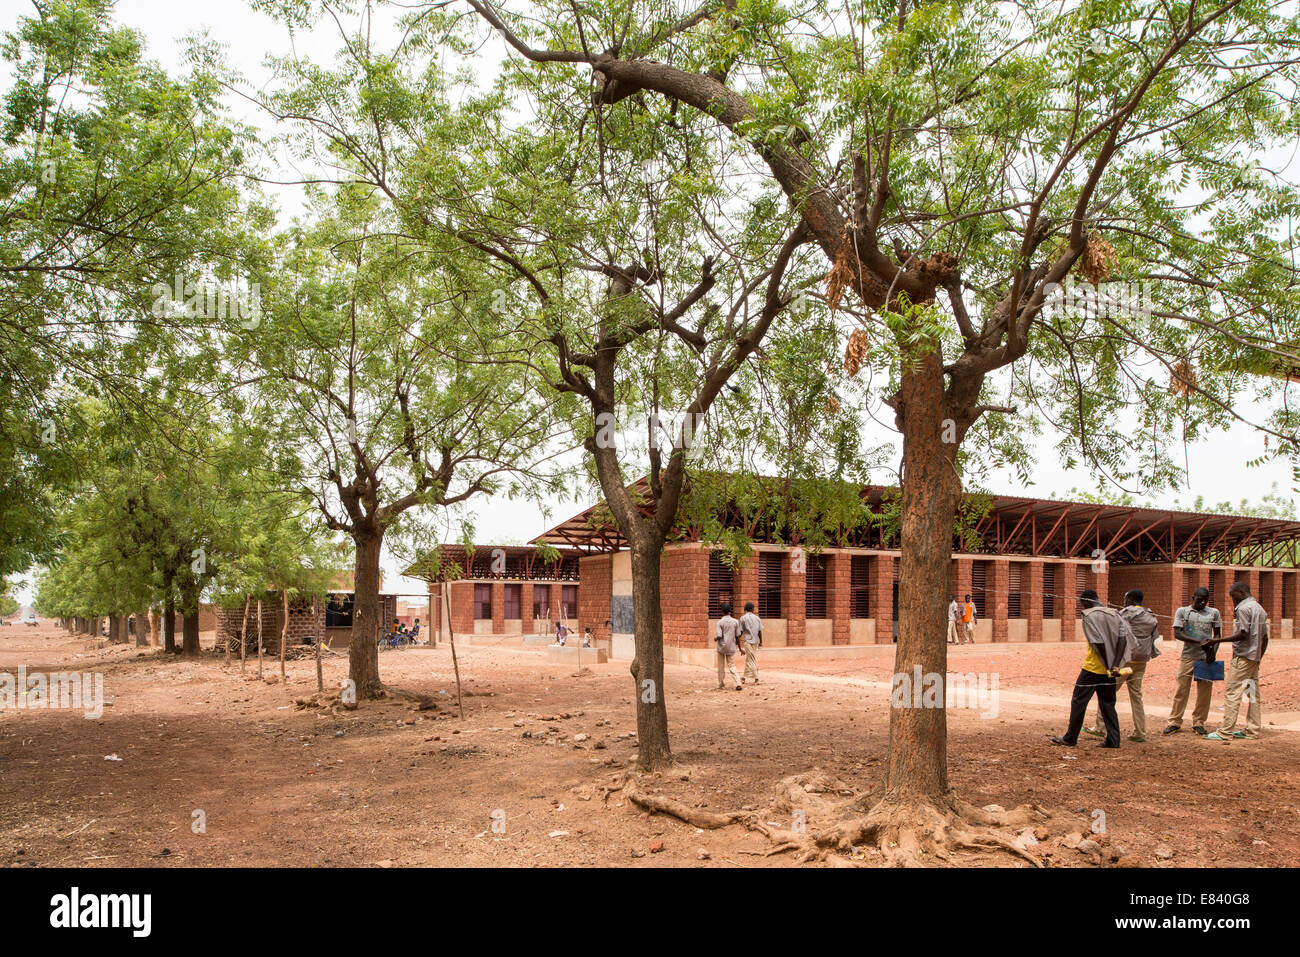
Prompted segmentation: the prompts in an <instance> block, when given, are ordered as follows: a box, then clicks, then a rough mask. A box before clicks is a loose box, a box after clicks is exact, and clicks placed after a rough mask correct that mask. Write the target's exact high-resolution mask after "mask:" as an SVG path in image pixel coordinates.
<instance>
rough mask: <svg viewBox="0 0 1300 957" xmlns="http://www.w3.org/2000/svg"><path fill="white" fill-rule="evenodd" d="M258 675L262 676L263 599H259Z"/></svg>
mask: <svg viewBox="0 0 1300 957" xmlns="http://www.w3.org/2000/svg"><path fill="white" fill-rule="evenodd" d="M257 677H259V678H261V677H262V599H260V598H259V599H258V600H257Z"/></svg>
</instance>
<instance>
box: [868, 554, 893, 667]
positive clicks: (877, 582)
mask: <svg viewBox="0 0 1300 957" xmlns="http://www.w3.org/2000/svg"><path fill="white" fill-rule="evenodd" d="M896 561H898V558H897V557H896V556H894V555H876V556H875V560H874V561H872V563H871V598H870V604H871V617H872V618H874V619H875V620H876V644H878V645H888V644H892V643H893V641H894V562H896Z"/></svg>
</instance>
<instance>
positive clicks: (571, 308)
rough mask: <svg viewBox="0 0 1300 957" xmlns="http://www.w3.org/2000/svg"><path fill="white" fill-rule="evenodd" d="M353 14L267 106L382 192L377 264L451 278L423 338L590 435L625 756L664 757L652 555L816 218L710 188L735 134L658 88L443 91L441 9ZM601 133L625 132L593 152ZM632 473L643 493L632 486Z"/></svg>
mask: <svg viewBox="0 0 1300 957" xmlns="http://www.w3.org/2000/svg"><path fill="white" fill-rule="evenodd" d="M282 7H283V8H284V11H285V13H284V15H285V16H286V17H289V18H290V19H293V18H294V17H296V16H299V15H301V14H302V11H303V10H304V9H306V8H305V7H303V6H302V5H293V4H286V5H282ZM363 26H364V27H365V28H364V29H360V30H358V33H357V34H356V36H350V37H348V38H347V39H348V41H349V42H348V43H347V45H346V47H345V49H344V50H343V51H342V52H341V54H340V56H339V60H338V63H337V65H336V67H335V68H334V69H332V70H323V69H321V68H319V67H317V66H315V65H312V64H304V63H301V62H286V63H282V64H281V69H282V72H283V74H284V76H285V78H286V84H285V87H284V89H283V91H282V92H280V93H278V94H277V95H276V96H274V97H272V98H270V99H269V100H268V101H267V103H266V106H267V109H268V110H269V111H270V112H272V113H273V114H274V115H275V116H276V117H278V118H280V119H281V120H284V121H289V122H294V123H297V124H300V125H301V127H302V129H303V130H305V131H306V132H307V133H308V135H309V136H310V138H311V141H312V142H316V143H319V144H321V146H322V148H321V149H320V150H319V153H320V154H321V155H328V156H330V157H332V158H333V162H335V163H336V164H337V169H338V172H336V173H335V176H336V177H337V178H343V179H347V180H349V181H352V182H354V183H365V184H367V186H368V187H369V189H370V191H371V193H373V196H374V197H379V198H382V199H383V201H384V203H385V204H387V205H389V206H390V207H391V210H392V216H393V218H392V219H391V220H387V221H385V226H384V227H383V228H384V230H385V234H384V237H383V239H382V243H381V241H380V240H379V238H378V237H375V238H372V239H371V240H370V241H369V242H370V245H372V246H375V248H376V249H377V250H387V249H388V247H389V246H390V245H391V246H394V247H395V252H394V253H393V254H392V255H391V256H389V254H388V253H386V252H384V253H382V255H385V256H389V260H390V262H389V266H388V268H389V269H393V268H404V269H406V270H407V273H408V274H409V276H410V279H411V282H413V283H415V284H417V285H418V284H421V283H423V285H424V286H426V287H428V288H430V289H437V290H439V291H440V294H443V295H450V296H451V298H450V299H449V300H448V302H447V306H446V309H449V310H450V312H449V313H448V314H449V315H450V316H452V317H454V320H455V321H454V322H452V323H444V324H443V325H442V326H441V327H440V328H439V329H437V331H436V334H433V333H426V334H425V335H423V337H422V338H423V341H424V343H426V344H427V345H428V346H431V347H432V348H433V349H436V350H437V351H438V352H439V353H441V356H442V358H441V359H439V360H438V361H441V362H443V363H449V364H451V365H452V366H454V367H455V368H457V369H459V370H461V372H460V374H461V375H464V376H470V375H472V376H474V377H475V378H476V379H481V380H483V381H491V380H495V381H497V382H499V383H501V385H502V387H504V391H499V392H497V393H496V395H497V398H496V400H495V401H503V400H505V399H506V398H507V397H508V395H509V389H510V388H518V385H517V384H516V383H517V382H523V383H527V385H528V387H529V389H530V390H536V391H535V392H533V391H530V393H529V394H530V396H535V395H544V396H545V397H546V407H547V409H548V410H549V411H550V413H551V414H554V415H558V416H559V418H560V419H561V420H562V421H563V422H564V423H565V424H566V425H567V428H568V430H569V431H570V432H571V433H572V434H575V435H576V436H577V437H578V441H579V442H582V443H584V444H585V446H586V449H587V451H588V452H589V453H590V456H591V459H590V463H592V464H591V466H590V469H589V473H588V474H592V473H594V477H595V479H596V481H597V482H598V483H599V486H600V488H601V491H602V493H603V494H604V497H605V500H606V502H607V503H608V504H609V508H610V511H611V513H612V515H613V518H614V521H615V522H616V523H617V524H618V525H619V527H620V529H621V530H622V531H623V534H624V535H625V536H626V538H627V540H628V541H629V542H630V543H631V551H632V561H633V568H634V583H635V584H634V588H635V594H634V596H633V598H634V609H635V610H634V615H635V633H636V657H635V659H634V661H633V665H632V671H633V675H634V678H635V682H636V685H635V693H636V700H637V715H638V732H639V755H640V764H641V766H642V767H643V768H656V767H660V766H663V765H664V764H666V763H667V762H668V761H669V760H670V758H671V752H670V749H669V743H668V724H667V710H666V704H665V695H664V686H663V639H662V622H661V611H660V602H659V557H660V554H661V552H662V549H663V545H664V542H665V540H666V538H667V537H668V536H669V534H670V533H671V532H672V531H673V530H674V527H675V524H676V519H677V509H678V504H679V502H680V499H681V495H682V490H683V487H684V483H685V479H686V458H687V453H688V452H690V451H691V450H692V449H693V448H696V447H697V446H698V445H700V444H711V443H712V442H713V438H712V437H711V436H714V435H717V434H720V433H719V431H718V429H717V427H716V424H710V425H709V427H708V429H707V432H708V433H709V435H710V437H708V438H706V437H704V436H703V435H697V434H696V431H697V429H698V428H699V426H700V425H701V420H702V419H703V417H704V416H705V415H707V414H708V413H709V412H710V410H711V409H712V408H713V406H714V405H715V403H716V402H718V400H719V397H720V395H721V394H722V392H723V389H724V386H726V385H727V384H728V382H729V380H730V379H731V378H732V377H733V376H736V375H738V374H739V373H740V372H741V370H742V369H743V367H744V365H745V363H746V360H747V359H748V358H749V357H750V356H752V355H753V354H754V352H755V350H756V349H757V348H758V347H759V346H760V345H761V343H762V342H763V340H764V337H765V336H766V335H767V332H768V330H769V328H770V327H771V326H772V324H773V323H774V322H775V321H776V319H777V318H778V316H780V315H781V314H782V312H783V311H784V310H785V309H786V308H787V306H789V305H790V302H791V299H792V298H793V295H794V292H795V290H796V288H797V285H796V283H795V281H794V278H795V276H796V275H797V271H796V269H795V267H794V265H793V264H794V262H795V260H796V255H797V254H798V253H799V251H800V250H801V248H802V247H804V246H805V245H806V244H807V243H808V242H809V240H810V239H811V234H810V233H809V232H808V231H806V230H805V229H804V228H803V227H802V226H800V225H799V224H798V218H797V216H793V215H792V214H791V212H790V211H789V209H788V204H787V203H786V202H785V201H784V198H783V197H781V195H780V193H779V191H777V190H775V189H772V188H771V187H770V186H767V185H766V184H763V183H761V182H759V183H758V184H757V186H756V188H755V189H754V190H753V191H751V192H750V193H748V194H747V195H744V196H738V195H736V194H735V192H734V191H732V192H728V191H726V190H723V189H721V188H719V185H718V183H717V181H716V179H715V178H714V176H713V175H712V172H713V171H715V170H716V169H718V168H719V166H720V164H725V163H726V161H727V159H728V157H729V154H734V152H735V147H734V145H732V144H730V143H728V142H727V141H726V139H725V138H721V137H719V136H718V135H717V132H716V131H715V130H714V129H713V125H712V124H711V123H705V122H699V121H698V120H694V121H692V122H690V123H683V124H672V118H671V116H670V115H669V112H670V111H669V109H668V108H667V107H663V108H662V109H660V110H658V111H657V112H655V113H654V114H653V115H643V116H638V117H630V118H628V117H620V118H617V122H607V121H605V120H602V119H601V118H599V117H598V116H597V115H596V112H597V111H595V110H594V109H593V104H592V103H591V101H590V98H589V97H587V96H586V95H585V93H584V94H583V95H582V96H580V97H579V98H578V99H577V100H574V99H573V98H568V99H564V97H563V94H564V88H565V87H567V86H568V84H569V81H570V79H571V78H569V79H564V80H561V81H560V83H559V85H556V84H555V83H554V82H553V81H552V80H551V79H550V78H547V77H528V76H526V75H522V74H516V75H514V76H511V77H507V78H505V79H504V80H503V82H502V83H501V84H500V85H499V86H498V87H496V88H493V89H488V90H486V91H473V90H466V89H456V90H454V91H453V84H451V83H450V82H449V77H452V68H451V66H450V65H449V63H450V61H451V60H452V59H454V57H455V55H456V54H457V53H462V54H463V53H465V52H466V51H467V50H469V49H470V48H469V47H468V46H467V45H466V44H465V41H464V39H463V37H460V36H458V35H457V24H456V22H455V18H453V17H449V16H447V15H446V14H442V13H439V12H436V11H433V12H430V11H424V12H421V13H420V14H418V15H415V16H411V17H409V18H408V20H407V21H405V22H404V23H403V28H402V29H400V30H398V31H397V34H396V35H397V37H398V40H397V42H396V43H395V44H394V46H393V47H392V48H391V49H390V48H383V49H380V48H379V47H378V44H376V43H375V42H373V41H372V31H371V30H370V29H369V28H368V24H363ZM532 84H536V85H538V86H539V87H541V88H540V89H538V90H532V89H528V88H527V87H528V86H529V85H532ZM547 87H549V88H547ZM453 92H454V93H455V95H454V96H453ZM534 95H535V96H536V102H538V103H539V104H540V109H541V110H542V112H543V113H544V116H543V117H542V119H541V121H540V122H539V123H536V124H529V123H526V122H522V123H521V122H520V118H519V117H518V116H517V115H515V114H514V113H513V112H512V110H511V108H510V107H511V104H513V103H514V102H515V101H516V100H515V99H514V98H515V97H516V96H529V97H531V96H534ZM602 137H608V138H610V141H611V142H612V143H616V144H618V149H617V150H615V151H612V152H611V153H610V154H609V157H608V159H606V158H605V157H604V156H602V155H600V153H599V151H598V148H597V143H598V141H599V140H600V139H601V138H602ZM647 166H648V167H649V168H647ZM359 192H360V190H359V188H354V189H351V190H350V191H340V195H343V196H347V195H349V194H350V193H352V194H355V193H359ZM398 251H400V255H399V254H398ZM421 256H422V257H423V258H424V264H423V265H415V260H416V259H417V258H418V257H421ZM404 263H409V264H411V265H409V266H403V265H402V264H404ZM421 275H422V276H423V277H425V278H420V277H421ZM804 275H805V280H807V279H809V278H811V277H810V276H809V274H807V273H806V272H805V274H804ZM444 311H445V310H444ZM432 359H433V356H432V355H429V356H427V357H426V361H432ZM530 401H533V400H531V399H530ZM479 415H480V416H485V417H486V416H488V415H489V412H488V410H487V408H486V407H484V409H482V410H481V411H480V412H479ZM656 417H657V418H656ZM484 421H485V422H486V421H488V419H487V418H484ZM660 426H662V427H660ZM732 438H733V440H736V441H737V442H739V441H740V440H743V438H744V436H736V435H733V436H732ZM511 445H512V446H513V447H514V448H515V452H516V455H518V453H519V452H520V451H521V450H522V446H521V444H520V443H518V442H516V441H514V440H513V439H512V441H511ZM629 447H630V448H629ZM638 450H639V451H638ZM516 461H527V460H526V459H518V458H517V459H516ZM647 472H648V474H649V482H648V495H647V496H646V497H645V498H641V497H639V496H638V494H637V493H634V492H632V491H630V490H629V489H628V485H629V483H630V482H632V481H634V480H635V479H636V478H638V477H640V476H641V475H643V474H646V473H647ZM359 560H360V559H359ZM360 587H361V586H360V584H359V583H358V592H359V591H360Z"/></svg>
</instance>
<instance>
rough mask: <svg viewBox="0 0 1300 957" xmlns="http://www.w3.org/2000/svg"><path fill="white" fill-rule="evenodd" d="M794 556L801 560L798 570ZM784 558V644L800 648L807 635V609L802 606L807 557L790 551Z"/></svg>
mask: <svg viewBox="0 0 1300 957" xmlns="http://www.w3.org/2000/svg"><path fill="white" fill-rule="evenodd" d="M796 554H797V555H801V556H802V559H803V561H802V563H801V564H800V565H799V570H796V568H795V561H794V558H795V555H796ZM784 557H785V560H784V561H783V562H782V563H781V612H782V614H784V615H785V643H786V646H787V647H791V648H800V647H803V645H804V644H805V643H806V641H807V635H808V619H807V608H805V606H804V599H805V597H806V588H805V586H806V585H807V582H808V575H807V572H806V571H805V570H804V569H806V568H807V562H808V560H809V555H808V552H807V551H806V550H802V549H801V550H800V551H798V552H796V551H795V550H794V549H790V550H788V551H787V552H786V553H785V556H784Z"/></svg>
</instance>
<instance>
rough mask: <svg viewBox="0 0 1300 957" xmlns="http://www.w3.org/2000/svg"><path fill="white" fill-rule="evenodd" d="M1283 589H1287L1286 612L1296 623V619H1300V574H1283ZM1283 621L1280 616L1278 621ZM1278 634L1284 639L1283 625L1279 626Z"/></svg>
mask: <svg viewBox="0 0 1300 957" xmlns="http://www.w3.org/2000/svg"><path fill="white" fill-rule="evenodd" d="M1282 588H1284V589H1286V610H1287V611H1288V612H1289V613H1290V615H1291V620H1292V621H1294V620H1295V619H1296V618H1300V573H1296V572H1283V573H1282ZM1281 620H1282V619H1281V616H1280V615H1279V616H1278V621H1279V622H1281ZM1277 634H1278V637H1279V638H1280V637H1282V626H1281V624H1279V625H1278V628H1277Z"/></svg>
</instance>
